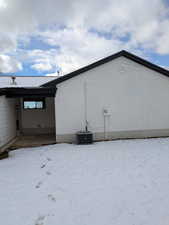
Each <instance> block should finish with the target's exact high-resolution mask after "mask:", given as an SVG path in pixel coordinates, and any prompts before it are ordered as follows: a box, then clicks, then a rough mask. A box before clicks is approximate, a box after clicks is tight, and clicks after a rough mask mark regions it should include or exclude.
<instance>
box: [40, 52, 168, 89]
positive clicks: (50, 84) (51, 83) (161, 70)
mask: <svg viewBox="0 0 169 225" xmlns="http://www.w3.org/2000/svg"><path fill="white" fill-rule="evenodd" d="M121 56H124V57H126V58H128V59H131V60H133V61H134V62H137V63H139V64H141V65H143V66H145V67H147V68H149V69H152V70H154V71H156V72H159V73H161V74H163V75H165V76H167V77H169V71H168V70H166V69H164V68H162V67H160V66H157V65H155V64H153V63H151V62H149V61H147V60H145V59H142V58H140V57H138V56H136V55H134V54H132V53H129V52H127V51H125V50H122V51H120V52H118V53H115V54H113V55H111V56H108V57H106V58H104V59H101V60H99V61H97V62H94V63H92V64H90V65H87V66H85V67H83V68H80V69H78V70H76V71H73V72H71V73H69V74H67V75H64V76H62V77H59V78H57V79H55V80H52V81H49V82H47V83H45V84H43V85H41V87H53V86H56V85H57V84H59V83H62V82H63V81H66V80H69V79H71V78H73V77H76V76H78V75H80V74H81V73H84V72H87V71H88V70H91V69H93V68H95V67H98V66H100V65H102V64H105V63H108V62H110V61H112V60H113V59H116V58H118V57H121Z"/></svg>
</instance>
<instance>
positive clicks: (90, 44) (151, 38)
mask: <svg viewBox="0 0 169 225" xmlns="http://www.w3.org/2000/svg"><path fill="white" fill-rule="evenodd" d="M0 27H1V33H0V51H1V54H3V55H6V56H7V55H8V56H9V57H10V59H12V58H13V57H14V59H13V61H15V60H16V61H18V60H19V61H20V62H23V61H25V60H26V61H27V62H29V63H30V64H31V68H33V69H34V70H37V71H39V72H51V73H57V70H58V68H61V70H62V74H65V73H68V72H70V71H72V70H74V69H76V68H79V67H81V66H84V65H86V64H89V63H91V62H93V61H95V60H97V59H99V58H102V57H104V56H107V55H109V54H112V53H114V52H116V51H118V50H121V49H127V50H130V51H132V52H138V51H140V49H142V54H145V55H146V53H147V52H149V51H152V52H155V53H158V54H164V55H165V54H169V41H168V37H169V28H168V27H169V6H168V4H166V1H164V0H153V4H152V2H151V1H147V0H140V1H136V0H130V1H126V0H114V1H112V0H105V1H101V0H92V1H91V0H85V1H82V0H74V1H72V0H62V1H56V0H48V1H46V0H36V1H34V0H29V1H27V0H12V1H11V0H0ZM31 37H34V38H35V39H37V40H40V41H41V42H42V43H47V44H48V45H49V46H51V48H50V49H48V50H44V49H38V47H37V49H36V47H34V48H35V49H33V50H29V46H30V45H31ZM20 43H24V44H25V47H26V48H25V50H24V51H23V49H21V47H20ZM164 43H165V44H164ZM16 64H17V63H16ZM20 65H21V64H20ZM17 68H18V69H21V66H18V67H15V69H17ZM1 70H2V69H1Z"/></svg>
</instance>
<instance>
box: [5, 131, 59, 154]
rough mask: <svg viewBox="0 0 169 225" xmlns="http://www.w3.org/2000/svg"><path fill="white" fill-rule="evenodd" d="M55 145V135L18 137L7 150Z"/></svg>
mask: <svg viewBox="0 0 169 225" xmlns="http://www.w3.org/2000/svg"><path fill="white" fill-rule="evenodd" d="M50 144H56V136H55V135H44V134H42V135H29V136H20V137H18V138H17V140H16V141H15V142H14V143H13V144H12V145H11V146H10V148H9V150H14V149H18V148H27V147H38V146H43V145H50Z"/></svg>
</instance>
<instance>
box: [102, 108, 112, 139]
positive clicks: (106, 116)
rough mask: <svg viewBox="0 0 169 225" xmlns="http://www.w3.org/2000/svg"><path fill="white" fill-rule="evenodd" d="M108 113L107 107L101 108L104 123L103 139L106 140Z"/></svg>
mask: <svg viewBox="0 0 169 225" xmlns="http://www.w3.org/2000/svg"><path fill="white" fill-rule="evenodd" d="M110 116H111V115H110V113H109V112H108V110H107V109H105V108H104V109H103V123H104V140H105V141H106V140H107V139H108V137H107V134H108V129H107V126H106V119H108V118H109V117H110Z"/></svg>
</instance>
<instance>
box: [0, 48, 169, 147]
mask: <svg viewBox="0 0 169 225" xmlns="http://www.w3.org/2000/svg"><path fill="white" fill-rule="evenodd" d="M0 93H1V97H0V128H1V129H0V130H1V131H0V140H1V142H0V145H3V144H5V143H6V142H7V141H9V140H10V139H11V138H13V137H14V136H15V135H16V127H15V126H16V120H17V121H18V120H19V121H21V122H19V124H21V125H19V126H21V127H19V128H18V130H19V131H20V132H21V133H22V134H30V133H31V134H35V135H36V134H39V133H53V132H55V135H56V141H57V142H58V143H62V142H75V141H76V133H77V132H78V131H84V130H85V128H86V126H87V128H88V130H90V131H91V132H93V134H94V140H105V139H106V140H107V139H108V140H111V139H118V138H146V137H162V136H169V103H168V99H169V71H168V70H165V69H164V68H161V67H159V66H156V65H154V64H152V63H150V62H148V61H146V60H144V59H141V58H139V57H137V56H135V55H133V54H131V53H129V52H126V51H121V52H118V53H116V54H114V55H112V56H109V57H107V58H104V59H102V60H100V61H98V62H95V63H93V64H91V65H88V66H86V67H84V68H81V69H79V70H77V71H74V72H72V73H70V74H68V75H65V76H62V77H58V78H57V79H52V80H50V81H48V82H44V84H41V85H39V86H36V87H29V88H23V87H7V88H1V89H0ZM38 98H43V99H45V102H46V103H45V104H47V108H46V110H44V111H43V110H37V109H36V110H33V109H32V110H30V111H29V110H26V109H25V110H24V109H23V108H22V109H21V105H23V101H24V99H27V100H29V99H31V100H33V99H35V100H36V99H38ZM18 101H19V102H20V104H18V105H17V107H18V108H19V109H20V110H19V112H17V114H18V115H17V119H16V115H15V114H16V109H15V108H16V104H17V103H16V102H18ZM21 102H22V103H21ZM49 108H50V109H49ZM47 109H48V110H47ZM40 114H43V116H42V115H40ZM39 118H41V119H39ZM37 121H38V123H37ZM31 124H32V126H30V125H31ZM43 124H45V125H43Z"/></svg>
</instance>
